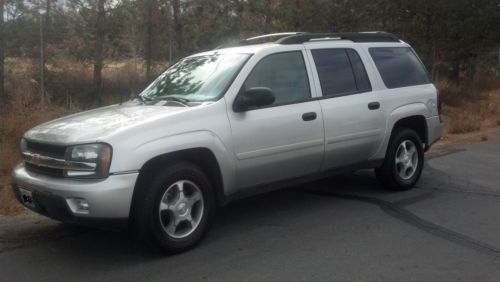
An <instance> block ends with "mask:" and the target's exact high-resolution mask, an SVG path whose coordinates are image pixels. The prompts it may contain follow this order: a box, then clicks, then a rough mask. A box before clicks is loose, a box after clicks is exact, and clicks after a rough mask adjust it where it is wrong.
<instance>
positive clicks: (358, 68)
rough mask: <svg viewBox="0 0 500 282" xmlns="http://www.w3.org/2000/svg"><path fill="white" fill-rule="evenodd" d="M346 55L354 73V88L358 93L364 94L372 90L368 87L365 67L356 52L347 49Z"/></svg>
mask: <svg viewBox="0 0 500 282" xmlns="http://www.w3.org/2000/svg"><path fill="white" fill-rule="evenodd" d="M347 54H348V55H349V59H350V60H351V65H352V69H353V71H354V78H355V79H356V86H357V87H358V91H359V92H365V91H370V90H372V86H371V85H370V80H369V79H368V75H367V74H366V69H365V66H364V65H363V62H362V61H361V58H360V57H359V55H358V52H356V51H354V50H353V49H347Z"/></svg>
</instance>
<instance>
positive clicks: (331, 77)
mask: <svg viewBox="0 0 500 282" xmlns="http://www.w3.org/2000/svg"><path fill="white" fill-rule="evenodd" d="M326 46H328V45H321V44H315V45H312V44H311V45H309V46H308V47H307V49H308V55H309V57H310V61H311V62H313V65H314V67H315V69H316V71H314V72H313V73H314V76H315V82H316V83H317V88H318V91H319V92H320V93H321V98H320V99H319V101H320V106H321V109H322V113H323V119H324V126H325V158H324V162H323V169H324V170H329V169H336V168H340V167H346V166H349V165H355V164H359V163H363V162H366V161H368V160H369V159H370V158H371V157H372V156H373V155H374V154H375V153H376V152H377V151H378V149H379V147H380V146H381V144H382V141H383V137H384V134H385V132H384V131H385V120H384V116H383V111H382V110H381V107H383V105H382V104H381V103H380V97H379V95H380V93H378V92H374V91H372V85H371V82H370V81H371V80H372V81H373V80H374V78H372V77H371V76H370V75H369V73H368V72H367V71H366V67H365V62H366V61H367V59H366V57H365V56H366V55H367V54H366V53H365V52H364V50H362V49H361V48H359V49H357V48H355V47H350V46H349V47H347V46H346V47H343V48H341V47H339V48H327V47H326ZM330 46H331V45H330Z"/></svg>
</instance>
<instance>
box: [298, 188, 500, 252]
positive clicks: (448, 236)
mask: <svg viewBox="0 0 500 282" xmlns="http://www.w3.org/2000/svg"><path fill="white" fill-rule="evenodd" d="M308 192H310V193H313V194H317V195H320V196H328V197H334V198H339V199H345V200H350V201H358V202H364V203H368V204H372V205H376V206H378V207H380V209H381V210H382V211H384V212H385V213H386V214H388V215H390V216H392V217H394V218H396V219H398V220H401V221H404V222H406V223H407V224H410V225H412V226H414V227H416V228H418V229H420V230H422V231H424V232H427V233H429V234H431V235H434V236H437V237H440V238H442V239H444V240H447V241H449V242H453V243H455V244H458V245H461V246H463V247H466V248H470V249H474V250H476V251H479V252H482V253H485V254H488V255H492V256H495V257H498V256H500V248H499V247H496V246H493V245H490V244H488V243H485V242H482V241H479V240H477V239H474V238H472V237H470V236H467V235H465V234H462V233H459V232H456V231H453V230H451V229H448V228H446V227H444V226H441V225H438V224H435V223H433V222H431V221H428V220H426V219H423V218H421V217H419V216H418V215H416V214H414V213H412V212H410V211H409V210H407V209H406V208H405V206H406V205H409V204H411V203H415V202H417V201H421V200H423V199H426V198H429V197H431V196H432V193H427V194H424V195H420V196H417V197H413V198H409V199H404V200H401V201H398V202H389V201H385V200H382V199H379V198H375V197H368V196H360V195H351V194H343V193H335V192H328V191H322V190H310V191H308Z"/></svg>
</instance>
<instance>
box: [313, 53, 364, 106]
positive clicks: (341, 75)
mask: <svg viewBox="0 0 500 282" xmlns="http://www.w3.org/2000/svg"><path fill="white" fill-rule="evenodd" d="M311 53H312V55H313V58H314V63H315V64H316V69H317V70H318V75H319V81H320V83H321V90H322V91H323V96H342V95H344V94H346V93H352V92H357V91H358V88H357V87H356V79H355V78H354V72H353V70H352V67H351V63H350V61H349V57H348V56H347V52H346V50H345V49H318V50H312V51H311Z"/></svg>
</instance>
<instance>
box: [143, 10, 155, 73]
mask: <svg viewBox="0 0 500 282" xmlns="http://www.w3.org/2000/svg"><path fill="white" fill-rule="evenodd" d="M146 5H147V7H146V9H147V11H146V46H145V47H146V48H145V49H146V50H145V53H146V54H145V57H146V58H145V60H146V80H147V81H148V82H149V79H151V61H152V56H153V47H152V44H153V5H154V3H153V0H148V1H147V3H146Z"/></svg>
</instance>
